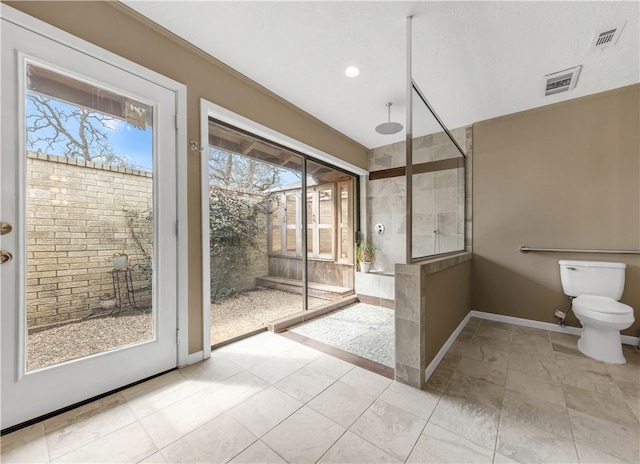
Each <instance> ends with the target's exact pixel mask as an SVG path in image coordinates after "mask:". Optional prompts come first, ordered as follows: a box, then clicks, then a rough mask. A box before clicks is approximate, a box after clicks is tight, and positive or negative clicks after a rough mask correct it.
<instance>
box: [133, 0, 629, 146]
mask: <svg viewBox="0 0 640 464" xmlns="http://www.w3.org/2000/svg"><path fill="white" fill-rule="evenodd" d="M125 3H126V4H127V5H129V6H130V7H132V8H134V9H136V10H137V11H138V12H140V13H142V14H143V15H145V16H147V17H149V18H150V19H152V20H153V21H155V22H157V23H158V24H160V25H162V26H164V27H165V28H167V29H169V30H171V31H172V32H174V33H175V34H177V35H179V36H181V37H183V38H184V39H186V40H188V41H190V42H191V43H193V44H194V45H196V46H198V47H199V48H201V49H203V50H205V51H207V52H208V53H210V54H211V55H213V56H214V57H216V58H218V59H219V60H221V61H223V62H224V63H226V64H228V65H229V66H231V67H233V68H235V69H236V70H237V71H239V72H241V73H242V74H244V75H246V76H247V77H249V78H251V79H252V80H254V81H256V82H257V83H259V84H261V85H263V86H264V87H266V88H268V89H269V90H271V91H273V92H275V93H276V94H278V95H280V96H281V97H283V98H285V99H286V100H288V101H290V102H291V103H293V104H294V105H296V106H298V107H300V108H302V109H303V110H305V111H307V112H308V113H310V114H312V115H313V116H315V117H317V118H318V119H320V120H322V121H324V122H325V123H327V124H329V125H330V126H332V127H334V128H336V129H337V130H339V131H340V132H342V133H344V134H345V135H347V136H349V137H351V138H352V139H354V140H356V141H358V142H360V143H361V144H362V145H364V146H366V147H369V148H373V147H377V146H381V145H386V144H388V143H392V142H396V141H399V140H403V139H404V133H399V134H396V135H392V136H389V135H387V136H384V135H379V134H377V133H376V132H375V131H374V128H375V126H376V125H378V124H380V123H381V122H385V121H386V119H387V109H386V107H385V103H386V102H387V101H392V102H393V103H394V105H393V108H392V113H391V114H392V117H391V119H392V120H393V121H398V122H401V123H402V124H404V123H405V83H404V82H405V80H404V79H405V77H404V76H405V68H406V52H405V43H406V19H405V18H406V17H407V16H408V15H413V18H414V19H413V75H414V78H415V79H416V81H417V82H418V84H419V86H420V87H421V89H422V90H423V92H424V93H425V94H426V96H427V98H428V99H429V100H430V102H431V103H432V105H433V106H434V108H435V109H436V111H437V112H438V114H439V115H440V116H441V118H442V119H443V121H444V122H445V124H447V126H449V127H450V128H455V127H460V126H465V125H468V124H471V123H474V122H477V121H481V120H484V119H488V118H492V117H496V116H501V115H505V114H510V113H514V112H517V111H522V110H526V109H530V108H535V107H539V106H543V105H547V104H550V103H555V102H558V101H562V100H567V99H570V98H576V97H580V96H584V95H589V94H593V93H597V92H602V91H605V90H609V89H614V88H617V87H622V86H625V85H629V84H634V83H637V82H640V45H639V44H640V33H639V29H640V17H639V14H640V13H639V3H638V2H519V1H518V2H401V1H393V2H369V1H366V2H356V1H331V2H268V1H262V2H244V1H234V2H217V1H209V2H202V1H200V2H198V1H179V2H166V1H129V0H126V1H125ZM624 22H626V27H625V29H624V31H623V33H622V35H621V37H620V40H619V41H618V44H617V45H616V46H615V47H612V48H609V49H606V50H602V51H597V52H589V45H590V44H591V41H592V38H593V35H594V33H595V32H596V31H601V30H605V28H609V27H612V26H616V25H619V24H623V23H624ZM351 64H355V65H357V66H358V67H359V68H360V70H361V74H360V76H359V77H357V78H355V79H349V78H347V77H345V75H344V69H345V68H346V67H347V66H348V65H351ZM579 64H582V65H583V69H582V73H581V74H580V77H579V80H578V84H577V86H576V88H575V90H573V91H571V92H565V93H562V94H558V95H554V96H551V97H543V96H542V95H543V90H542V88H543V76H544V75H545V74H550V73H553V72H556V71H560V70H563V69H566V68H569V67H572V66H576V65H579ZM212 85H215V83H212Z"/></svg>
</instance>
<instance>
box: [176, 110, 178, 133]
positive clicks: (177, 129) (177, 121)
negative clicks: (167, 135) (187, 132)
mask: <svg viewBox="0 0 640 464" xmlns="http://www.w3.org/2000/svg"><path fill="white" fill-rule="evenodd" d="M176 130H178V113H176Z"/></svg>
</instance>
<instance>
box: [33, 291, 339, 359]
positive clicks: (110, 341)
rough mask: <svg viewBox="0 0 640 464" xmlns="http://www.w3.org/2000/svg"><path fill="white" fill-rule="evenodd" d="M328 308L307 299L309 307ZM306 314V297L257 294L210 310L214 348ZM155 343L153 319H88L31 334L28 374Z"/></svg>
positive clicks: (139, 316)
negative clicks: (102, 353)
mask: <svg viewBox="0 0 640 464" xmlns="http://www.w3.org/2000/svg"><path fill="white" fill-rule="evenodd" d="M324 303H327V301H325V300H321V299H318V298H309V306H312V307H313V306H317V305H318V304H324ZM301 310H302V295H299V294H297V293H289V292H283V291H281V290H275V289H271V288H258V289H256V290H252V291H249V292H245V293H241V294H239V295H234V296H231V297H229V298H226V299H225V300H223V301H222V302H221V303H219V304H212V305H211V344H212V345H214V344H216V343H220V342H222V341H225V340H228V339H230V338H233V337H237V336H238V335H242V334H245V333H247V332H250V331H252V330H255V329H259V328H261V327H263V326H264V324H265V323H267V322H269V321H273V320H275V319H278V318H280V317H283V316H287V315H289V314H293V313H297V312H298V311H301ZM151 337H152V317H151V314H149V313H144V314H140V313H132V314H129V315H122V316H112V317H104V318H96V319H88V320H85V321H82V322H74V323H71V324H68V325H64V326H60V327H55V328H52V329H48V330H43V331H41V332H37V333H33V334H30V335H29V336H28V338H27V370H33V369H40V368H42V367H46V366H51V365H53V364H58V363H61V362H64V361H69V360H71V359H76V358H81V357H83V356H89V355H92V354H95V353H100V352H102V351H108V350H112V349H115V348H119V347H122V346H126V345H131V344H134V343H140V342H142V341H144V340H149V339H150V338H151Z"/></svg>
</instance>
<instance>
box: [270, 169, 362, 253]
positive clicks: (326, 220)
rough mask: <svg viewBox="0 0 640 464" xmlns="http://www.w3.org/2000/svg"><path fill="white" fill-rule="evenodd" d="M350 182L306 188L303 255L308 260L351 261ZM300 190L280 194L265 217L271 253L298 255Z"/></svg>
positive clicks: (299, 243) (300, 238)
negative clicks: (305, 234)
mask: <svg viewBox="0 0 640 464" xmlns="http://www.w3.org/2000/svg"><path fill="white" fill-rule="evenodd" d="M352 185H353V181H352V180H348V181H341V182H331V183H325V184H322V185H316V186H309V187H307V194H306V205H305V207H306V208H307V230H306V233H307V253H308V257H309V258H312V259H322V260H332V261H338V262H343V263H349V262H351V261H352V260H353V245H352V237H353V207H352V204H353V196H352V193H351V192H352ZM300 198H301V196H300V189H295V190H289V191H285V192H281V193H280V194H279V195H278V196H277V198H276V199H274V201H273V211H272V214H271V215H270V217H269V220H270V225H269V231H270V237H269V244H270V248H269V252H270V253H271V254H280V255H289V256H300V255H301V251H302V237H301V230H300V224H301V223H302V211H301V205H300Z"/></svg>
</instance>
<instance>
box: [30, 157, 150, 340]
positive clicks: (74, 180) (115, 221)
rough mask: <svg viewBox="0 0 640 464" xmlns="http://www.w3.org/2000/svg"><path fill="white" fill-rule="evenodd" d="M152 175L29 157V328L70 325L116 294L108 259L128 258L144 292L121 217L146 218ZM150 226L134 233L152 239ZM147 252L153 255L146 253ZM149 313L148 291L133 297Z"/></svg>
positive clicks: (135, 251)
mask: <svg viewBox="0 0 640 464" xmlns="http://www.w3.org/2000/svg"><path fill="white" fill-rule="evenodd" d="M152 187H153V178H152V174H151V173H150V172H145V171H138V170H132V169H124V168H118V167H117V166H109V165H102V164H98V163H91V162H85V161H80V160H68V159H66V158H61V157H57V156H52V155H46V154H42V153H29V154H28V155H27V218H26V226H27V324H28V326H29V327H30V328H31V327H34V326H41V325H48V324H52V323H59V322H65V321H70V320H75V319H79V318H82V317H84V316H87V315H88V314H91V311H92V310H93V309H96V308H99V306H100V304H99V297H100V296H102V295H104V294H106V293H110V294H113V283H112V276H111V273H110V271H111V270H112V269H113V267H112V264H111V256H112V255H113V254H114V253H127V254H128V255H129V256H130V257H131V264H132V265H133V267H134V270H133V271H132V278H133V287H134V289H140V288H143V287H147V286H148V283H147V280H146V279H145V278H144V276H143V275H142V273H141V272H140V271H139V270H138V269H136V266H135V265H137V264H139V263H140V262H141V259H140V258H141V257H140V252H139V249H138V247H137V246H136V245H135V243H134V240H133V237H132V235H131V234H130V232H129V231H128V229H127V226H126V212H125V209H126V210H129V211H136V212H140V213H142V214H148V213H150V212H151V208H152V205H153V200H152V198H153V197H152ZM149 227H150V224H149V225H148V224H145V223H144V221H142V222H140V223H138V227H137V229H136V230H137V232H138V233H139V234H141V235H145V236H147V237H148V236H150V230H149V229H148V228H149ZM149 249H150V248H149ZM135 297H136V300H137V301H138V302H139V306H150V304H151V297H150V291H148V290H144V291H141V292H139V293H136V294H135Z"/></svg>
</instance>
